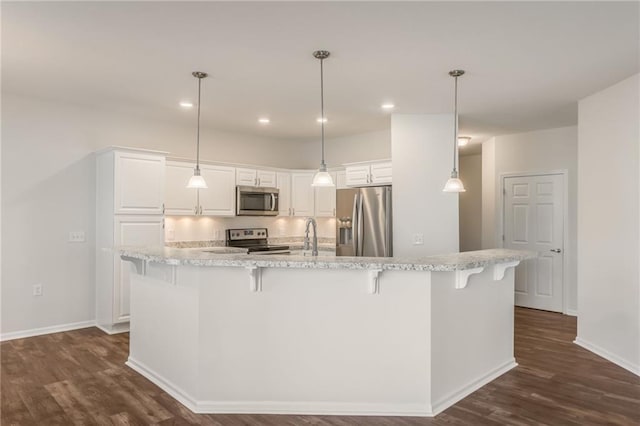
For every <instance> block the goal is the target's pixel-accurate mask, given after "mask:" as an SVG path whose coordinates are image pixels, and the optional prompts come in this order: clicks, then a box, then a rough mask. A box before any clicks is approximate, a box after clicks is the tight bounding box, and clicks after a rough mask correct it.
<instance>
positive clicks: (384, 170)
mask: <svg viewBox="0 0 640 426" xmlns="http://www.w3.org/2000/svg"><path fill="white" fill-rule="evenodd" d="M371 183H373V184H390V183H391V161H385V162H384V163H374V164H372V165H371Z"/></svg>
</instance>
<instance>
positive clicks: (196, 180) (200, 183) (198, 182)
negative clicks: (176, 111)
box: [187, 71, 208, 189]
mask: <svg viewBox="0 0 640 426" xmlns="http://www.w3.org/2000/svg"><path fill="white" fill-rule="evenodd" d="M191 75H193V76H194V77H195V78H197V79H198V132H197V136H196V168H195V169H194V170H193V176H191V179H189V183H188V184H187V188H192V189H205V188H207V182H205V181H204V178H203V177H202V176H201V175H200V92H201V87H202V79H203V78H207V75H208V74H207V73H205V72H200V71H194V72H192V73H191Z"/></svg>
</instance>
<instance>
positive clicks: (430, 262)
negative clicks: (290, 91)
mask: <svg viewBox="0 0 640 426" xmlns="http://www.w3.org/2000/svg"><path fill="white" fill-rule="evenodd" d="M118 252H119V253H120V255H121V256H123V257H130V258H134V259H140V260H145V261H149V262H158V263H165V264H169V265H191V266H239V267H247V266H258V267H264V268H309V269H382V270H407V271H456V270H464V269H471V268H478V267H481V266H487V265H492V264H495V263H504V262H510V261H515V260H524V259H529V258H533V257H536V254H535V253H533V252H527V251H517V250H506V249H492V250H480V251H471V252H465V253H454V254H444V255H438V256H429V257H421V258H400V257H390V258H380V257H335V256H319V257H311V256H294V255H282V256H280V255H270V256H261V255H247V254H218V253H206V252H204V251H202V250H185V249H177V248H170V247H120V248H118Z"/></svg>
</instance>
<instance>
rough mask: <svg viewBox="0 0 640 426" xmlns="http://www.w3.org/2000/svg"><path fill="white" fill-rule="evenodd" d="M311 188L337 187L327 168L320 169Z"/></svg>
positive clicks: (314, 176)
mask: <svg viewBox="0 0 640 426" xmlns="http://www.w3.org/2000/svg"><path fill="white" fill-rule="evenodd" d="M311 186H319V187H323V186H324V187H327V186H328V187H331V186H335V184H334V183H333V178H332V177H331V175H330V174H329V172H328V171H327V168H326V167H320V170H318V171H317V172H316V174H315V175H313V182H312V183H311Z"/></svg>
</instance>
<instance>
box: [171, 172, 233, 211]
mask: <svg viewBox="0 0 640 426" xmlns="http://www.w3.org/2000/svg"><path fill="white" fill-rule="evenodd" d="M194 168H195V164H194V163H187V162H178V161H168V162H167V173H166V175H167V178H166V179H167V183H166V188H167V190H166V201H165V207H166V210H165V212H166V214H168V215H175V216H189V215H203V216H234V215H235V200H236V169H235V168H233V167H227V166H214V165H208V164H201V165H200V173H201V174H202V177H203V178H204V181H205V182H206V183H207V186H208V188H207V189H190V188H187V183H188V182H189V178H191V176H192V175H193V169H194Z"/></svg>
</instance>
